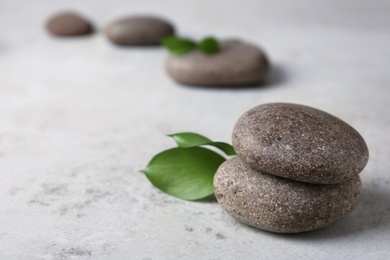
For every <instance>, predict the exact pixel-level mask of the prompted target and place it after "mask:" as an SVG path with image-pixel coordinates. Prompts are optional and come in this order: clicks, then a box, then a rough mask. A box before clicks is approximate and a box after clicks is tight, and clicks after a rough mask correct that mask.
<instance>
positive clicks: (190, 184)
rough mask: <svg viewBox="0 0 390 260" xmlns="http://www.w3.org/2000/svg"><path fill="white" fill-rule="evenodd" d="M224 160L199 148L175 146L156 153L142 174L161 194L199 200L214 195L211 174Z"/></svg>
mask: <svg viewBox="0 0 390 260" xmlns="http://www.w3.org/2000/svg"><path fill="white" fill-rule="evenodd" d="M224 161H225V159H224V158H223V157H222V156H220V155H219V154H217V153H215V152H213V151H211V150H208V149H205V148H202V147H191V148H181V147H176V148H172V149H169V150H166V151H163V152H161V153H159V154H157V155H156V156H155V157H153V158H152V160H151V161H150V162H149V164H148V166H147V167H146V169H144V170H142V172H144V173H145V174H146V176H147V178H148V179H149V180H150V182H151V183H152V184H153V185H154V186H156V187H157V188H158V189H160V190H162V191H163V192H165V193H167V194H170V195H172V196H174V197H177V198H180V199H184V200H198V199H202V198H205V197H208V196H210V195H212V194H213V193H214V187H213V178H214V174H215V172H216V171H217V169H218V167H219V165H221V163H223V162H224Z"/></svg>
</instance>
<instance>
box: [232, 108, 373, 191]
mask: <svg viewBox="0 0 390 260" xmlns="http://www.w3.org/2000/svg"><path fill="white" fill-rule="evenodd" d="M232 138H233V146H234V148H235V150H236V152H237V154H238V155H239V156H240V157H241V158H242V160H243V161H245V162H246V163H247V164H249V165H250V166H251V167H253V168H255V169H257V170H260V171H262V172H265V173H268V174H272V175H276V176H281V177H285V178H288V179H293V180H297V181H302V182H308V183H321V184H331V183H340V182H343V181H345V180H347V179H349V178H351V177H353V176H354V175H356V174H358V173H359V172H361V171H362V170H363V168H364V167H365V165H366V164H367V161H368V148H367V145H366V143H365V141H364V139H363V138H362V136H361V135H360V134H359V133H358V132H357V131H356V130H355V129H353V128H352V127H351V126H350V125H348V124H347V123H345V122H344V121H342V120H340V119H338V118H336V117H334V116H332V115H330V114H328V113H326V112H323V111H320V110H318V109H315V108H311V107H308V106H303V105H297V104H289V103H270V104H264V105H260V106H257V107H254V108H253V109H251V110H249V111H247V112H246V113H244V114H243V115H242V116H241V118H240V119H239V120H238V122H237V123H236V125H235V127H234V130H233V136H232Z"/></svg>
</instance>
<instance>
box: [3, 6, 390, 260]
mask: <svg viewBox="0 0 390 260" xmlns="http://www.w3.org/2000/svg"><path fill="white" fill-rule="evenodd" d="M158 3H160V2H157V1H155V0H144V1H135V0H110V1H92V0H86V1H69V0H56V1H15V0H1V1H0V28H1V29H0V31H1V35H2V36H1V37H0V176H1V181H0V223H1V224H2V225H1V231H0V259H1V260H3V259H4V260H19V259H21V260H24V259H27V260H30V259H32V260H37V259H39V260H43V259H45V260H95V259H96V260H117V259H136V260H137V259H140V260H150V259H152V260H172V259H191V260H192V259H202V260H203V259H204V260H212V259H224V260H232V259H237V258H240V259H254V258H255V259H278V260H291V259H299V260H306V259H307V260H312V259H318V260H326V259H332V260H333V259H337V260H346V259H354V260H358V259H362V260H365V259H373V260H374V259H375V260H377V259H383V260H386V259H390V250H389V238H390V208H389V198H390V174H389V169H390V160H389V154H390V135H389V129H390V113H389V107H388V103H389V96H390V88H389V69H388V68H389V67H390V59H387V58H384V57H387V56H386V55H390V44H385V43H386V42H389V41H390V33H389V25H390V15H389V12H390V6H388V5H387V6H385V1H375V3H374V2H373V1H367V0H328V1H312V0H302V1H300V2H299V3H300V4H299V5H298V4H297V1H290V0H281V1H265V0H247V1H245V2H242V3H245V4H241V2H239V3H240V5H239V4H238V3H237V1H215V0H211V1H203V2H202V1H199V0H188V1H182V0H170V1H164V4H158ZM165 3H167V4H165ZM200 3H203V4H200ZM206 3H207V4H206ZM76 4H77V6H76ZM70 5H72V7H74V8H76V7H77V10H80V13H82V14H85V15H88V17H89V18H90V19H91V20H92V21H94V22H96V23H97V25H98V26H99V27H100V25H105V24H107V23H108V22H110V21H111V19H113V18H116V17H120V16H121V14H126V13H127V12H132V13H140V12H145V11H147V12H149V13H154V14H163V15H164V16H165V17H169V18H171V19H172V21H174V22H177V23H178V24H180V28H181V29H182V33H183V34H185V33H188V36H193V37H197V36H199V37H202V36H204V35H205V34H207V33H216V34H217V36H218V35H220V36H224V35H233V36H234V35H237V36H240V37H243V38H246V39H250V41H252V42H254V43H259V44H262V45H263V46H264V47H265V48H266V50H267V53H269V54H270V58H272V63H273V64H275V68H276V69H277V70H276V72H279V73H278V74H276V75H275V76H276V77H274V75H273V72H274V69H272V70H271V74H270V76H271V77H272V78H273V81H272V82H273V83H272V85H271V86H270V87H264V88H251V89H223V90H220V89H199V88H186V87H178V85H177V84H176V83H175V82H173V81H171V80H170V79H169V78H168V77H167V75H166V73H165V71H164V70H163V69H162V64H163V62H164V59H165V58H166V55H167V52H166V50H164V49H162V48H152V49H150V48H147V49H145V48H139V49H132V48H131V49H127V48H112V46H110V45H109V44H110V43H109V42H107V40H106V39H105V37H104V36H103V35H101V34H96V35H94V36H93V37H81V38H80V39H77V40H71V41H66V40H65V41H61V40H53V39H52V37H48V35H47V33H46V31H45V30H43V28H42V27H43V24H44V22H45V21H46V19H47V18H48V14H54V13H55V12H57V11H58V10H59V9H61V10H63V9H64V8H69V7H70ZM22 7H23V8H22ZM222 10H223V11H222ZM346 14H348V15H346ZM267 81H268V79H267ZM275 100H278V101H286V102H294V103H301V104H307V105H310V106H315V107H319V108H321V109H322V110H325V111H329V112H331V113H332V114H335V115H339V116H340V118H343V119H344V120H345V121H347V122H349V123H350V124H351V125H353V126H354V127H356V129H358V130H359V132H360V133H361V134H362V135H363V136H364V138H365V140H366V142H367V144H368V146H369V148H370V161H369V163H368V164H367V166H366V167H365V168H364V170H363V172H362V173H361V174H360V176H361V178H362V183H363V195H362V199H361V202H360V203H359V204H358V206H357V207H356V208H355V209H354V210H353V211H352V212H351V213H350V214H349V215H347V216H346V217H345V218H343V219H341V220H340V221H337V222H336V223H334V224H332V225H331V226H329V227H328V228H323V229H320V230H317V231H314V232H304V233H298V234H294V235H278V234H273V233H269V232H262V231H260V230H257V229H255V228H251V227H249V226H247V225H244V224H241V223H239V222H238V221H236V220H235V219H234V218H232V217H230V216H229V215H228V214H227V213H226V212H225V211H224V210H223V209H222V207H220V206H219V205H218V204H217V203H215V202H200V203H194V202H186V201H182V200H177V199H175V198H172V197H170V196H167V195H165V194H163V193H161V192H159V191H158V190H157V189H155V188H154V187H153V186H152V185H151V184H150V182H149V181H148V180H147V179H146V178H145V176H144V175H142V174H140V173H139V172H138V170H139V169H143V168H144V167H145V166H146V164H147V163H148V162H149V160H150V159H151V157H152V156H153V155H155V154H156V153H157V152H160V151H163V150H165V149H168V148H169V147H172V146H173V145H174V142H173V141H172V140H170V139H169V138H167V137H165V135H166V134H169V133H175V132H179V131H195V132H199V133H203V134H205V135H206V136H208V137H210V138H212V139H215V140H221V141H229V140H230V136H231V132H232V131H231V130H232V129H231V128H232V127H233V125H234V123H235V122H236V121H237V119H238V118H239V117H240V116H241V115H242V113H244V111H246V110H248V109H249V108H251V107H254V106H256V105H258V104H261V103H266V102H271V101H275Z"/></svg>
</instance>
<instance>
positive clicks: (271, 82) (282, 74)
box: [264, 64, 288, 87]
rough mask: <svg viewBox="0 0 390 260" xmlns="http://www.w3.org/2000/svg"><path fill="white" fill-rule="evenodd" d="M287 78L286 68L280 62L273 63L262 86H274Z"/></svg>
mask: <svg viewBox="0 0 390 260" xmlns="http://www.w3.org/2000/svg"><path fill="white" fill-rule="evenodd" d="M287 79H288V75H287V71H286V69H285V68H284V67H283V66H281V65H280V64H273V65H272V67H271V70H270V72H269V75H268V77H267V79H266V81H265V82H264V86H269V87H270V86H275V85H280V84H282V83H284V82H286V81H287Z"/></svg>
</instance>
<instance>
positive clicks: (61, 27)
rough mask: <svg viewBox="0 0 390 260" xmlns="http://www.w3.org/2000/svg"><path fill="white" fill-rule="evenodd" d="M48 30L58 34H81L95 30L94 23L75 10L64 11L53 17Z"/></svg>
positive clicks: (49, 21)
mask: <svg viewBox="0 0 390 260" xmlns="http://www.w3.org/2000/svg"><path fill="white" fill-rule="evenodd" d="M46 27H47V30H48V31H49V32H50V33H51V34H53V35H56V36H81V35H86V34H90V33H92V32H93V26H92V24H91V23H90V22H89V21H88V20H87V19H85V18H84V17H82V16H80V15H79V14H77V13H74V12H62V13H58V14H56V15H54V16H53V17H51V18H50V19H49V20H48V22H47V24H46Z"/></svg>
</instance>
